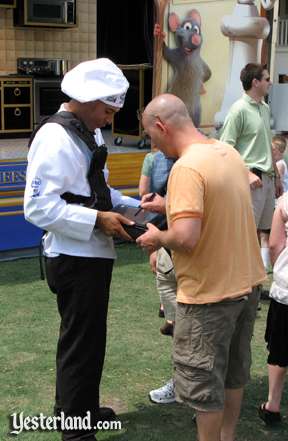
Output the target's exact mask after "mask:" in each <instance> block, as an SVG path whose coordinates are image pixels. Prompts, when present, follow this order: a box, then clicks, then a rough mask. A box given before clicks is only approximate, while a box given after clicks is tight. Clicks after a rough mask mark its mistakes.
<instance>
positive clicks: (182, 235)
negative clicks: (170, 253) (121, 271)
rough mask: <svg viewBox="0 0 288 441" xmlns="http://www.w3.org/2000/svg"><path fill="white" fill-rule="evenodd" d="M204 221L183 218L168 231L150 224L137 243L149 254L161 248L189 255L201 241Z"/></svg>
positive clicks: (176, 221)
mask: <svg viewBox="0 0 288 441" xmlns="http://www.w3.org/2000/svg"><path fill="white" fill-rule="evenodd" d="M201 225H202V221H201V219H199V218H181V219H177V220H175V221H174V222H173V223H172V225H171V227H170V228H169V229H168V230H166V231H160V230H158V228H156V227H155V226H154V225H152V224H148V231H147V233H145V234H143V235H142V236H140V237H139V238H138V239H137V241H136V242H137V243H138V244H139V245H140V246H141V247H143V248H145V249H146V250H147V251H148V252H149V253H152V252H153V251H155V250H158V249H159V248H161V247H165V248H169V249H170V250H175V251H182V252H184V253H189V252H191V251H192V250H193V248H194V247H195V245H196V244H197V242H198V241H199V238H200V234H201Z"/></svg>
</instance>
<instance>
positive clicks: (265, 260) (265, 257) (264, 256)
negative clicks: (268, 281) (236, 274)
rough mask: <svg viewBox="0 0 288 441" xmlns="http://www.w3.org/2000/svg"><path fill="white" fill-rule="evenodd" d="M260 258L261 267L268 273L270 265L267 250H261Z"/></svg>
mask: <svg viewBox="0 0 288 441" xmlns="http://www.w3.org/2000/svg"><path fill="white" fill-rule="evenodd" d="M261 257H262V260H263V265H264V267H265V269H266V271H268V270H269V267H270V264H271V262H270V253H269V248H261Z"/></svg>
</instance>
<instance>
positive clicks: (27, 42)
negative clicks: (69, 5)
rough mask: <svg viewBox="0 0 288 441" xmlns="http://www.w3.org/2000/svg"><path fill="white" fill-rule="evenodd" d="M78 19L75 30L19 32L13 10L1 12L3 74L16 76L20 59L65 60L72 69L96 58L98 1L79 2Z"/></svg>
mask: <svg viewBox="0 0 288 441" xmlns="http://www.w3.org/2000/svg"><path fill="white" fill-rule="evenodd" d="M77 19H78V27H77V28H74V29H59V28H58V30H55V29H39V28H37V29H36V28H35V29H29V28H16V27H14V26H13V11H12V9H5V8H0V71H8V72H15V71H16V60H17V58H18V57H40V58H43V57H47V58H48V57H49V58H64V59H66V60H68V61H69V68H70V67H72V66H74V65H75V64H77V63H79V62H80V61H84V60H88V59H93V58H95V57H96V0H81V1H78V2H77ZM0 73H1V72H0Z"/></svg>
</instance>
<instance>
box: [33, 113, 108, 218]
mask: <svg viewBox="0 0 288 441" xmlns="http://www.w3.org/2000/svg"><path fill="white" fill-rule="evenodd" d="M47 123H57V124H60V125H61V126H62V127H64V128H65V129H67V130H71V131H72V132H73V133H75V134H76V135H77V136H78V137H79V138H80V139H81V140H82V141H84V143H85V144H86V145H87V147H88V148H89V150H90V151H91V152H92V159H91V162H90V168H89V170H88V173H87V179H88V182H89V185H90V189H91V196H90V197H86V196H81V195H74V194H73V193H70V192H66V193H64V194H63V195H61V197H62V198H63V199H65V200H66V202H67V203H70V204H71V203H78V204H84V205H85V206H88V207H91V208H97V209H100V210H103V211H106V210H110V209H111V208H112V202H111V195H110V189H109V187H108V186H107V184H106V181H105V177H104V173H103V169H104V167H105V162H106V159H107V148H106V146H105V145H103V146H100V147H98V146H97V144H96V141H95V138H94V133H92V132H90V130H89V129H88V128H87V127H86V125H85V124H84V123H83V121H80V120H79V119H78V118H77V117H76V115H74V113H72V112H66V111H62V112H57V113H55V114H54V115H52V116H48V117H47V118H44V119H43V120H42V121H41V123H40V124H39V126H38V127H36V129H35V130H34V132H33V133H32V135H31V138H30V141H29V145H28V147H30V146H31V144H32V142H33V139H34V138H35V136H36V134H37V132H38V131H39V129H40V128H41V127H43V126H44V124H47Z"/></svg>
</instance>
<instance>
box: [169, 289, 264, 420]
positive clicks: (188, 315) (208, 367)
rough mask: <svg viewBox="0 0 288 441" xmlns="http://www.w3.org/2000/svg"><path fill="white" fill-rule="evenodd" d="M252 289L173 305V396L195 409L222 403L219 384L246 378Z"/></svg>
mask: <svg viewBox="0 0 288 441" xmlns="http://www.w3.org/2000/svg"><path fill="white" fill-rule="evenodd" d="M258 300H259V293H258V289H257V288H255V289H253V292H252V293H251V294H249V295H248V296H246V297H244V298H243V297H242V298H240V299H238V300H236V301H235V300H225V301H223V302H219V303H210V304H207V305H187V304H183V303H178V304H177V311H176V323H175V328H174V339H173V361H174V382H175V392H176V400H177V401H178V402H180V403H185V404H187V405H188V406H190V407H193V408H194V409H196V410H199V411H204V412H205V411H206V412H209V411H219V410H222V409H223V407H224V393H225V389H226V388H227V389H237V388H241V387H243V386H244V385H245V384H246V383H247V382H248V380H249V379H250V365H251V350H250V342H251V338H252V334H253V327H254V321H255V317H256V312H257V305H258Z"/></svg>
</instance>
